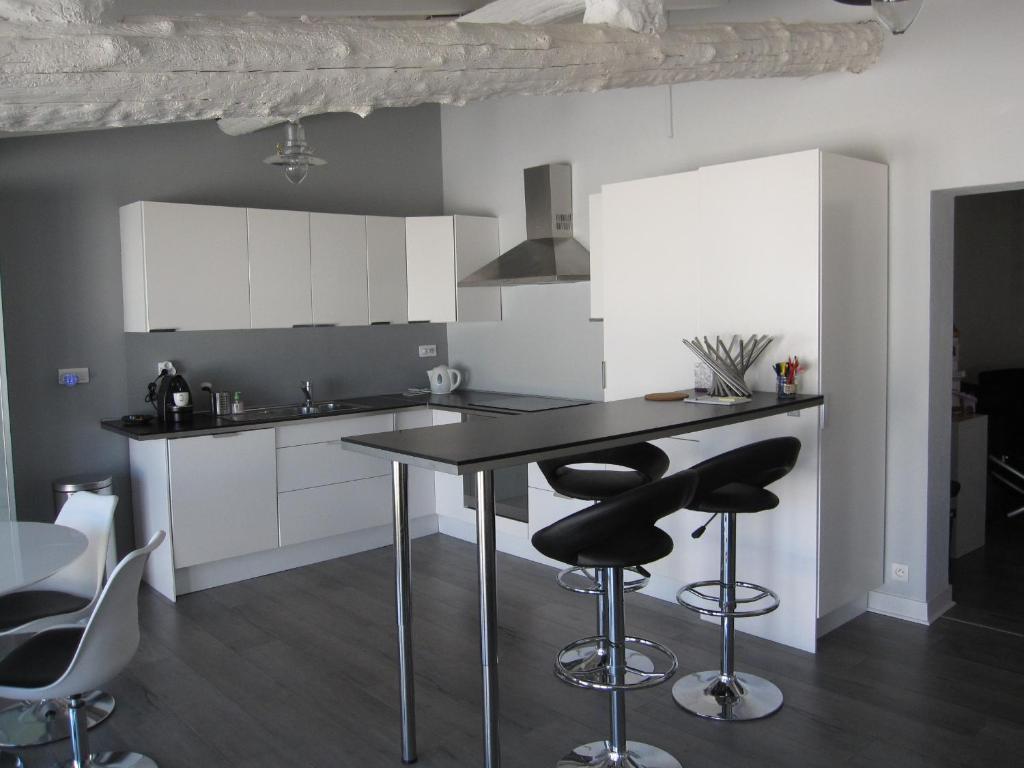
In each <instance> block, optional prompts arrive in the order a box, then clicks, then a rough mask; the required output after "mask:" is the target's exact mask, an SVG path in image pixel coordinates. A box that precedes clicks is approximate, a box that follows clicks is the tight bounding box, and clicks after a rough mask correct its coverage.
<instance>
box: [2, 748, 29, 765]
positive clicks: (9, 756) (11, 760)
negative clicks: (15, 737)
mask: <svg viewBox="0 0 1024 768" xmlns="http://www.w3.org/2000/svg"><path fill="white" fill-rule="evenodd" d="M0 768H25V764H24V763H23V762H21V758H20V757H18V756H17V755H16V754H14V753H13V752H4V751H2V750H0Z"/></svg>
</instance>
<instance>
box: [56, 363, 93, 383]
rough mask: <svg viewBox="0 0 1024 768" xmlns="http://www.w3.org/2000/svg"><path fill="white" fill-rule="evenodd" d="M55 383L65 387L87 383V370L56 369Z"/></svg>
mask: <svg viewBox="0 0 1024 768" xmlns="http://www.w3.org/2000/svg"><path fill="white" fill-rule="evenodd" d="M57 383H58V384H60V385H62V386H65V387H73V386H75V385H77V384H88V383H89V369H88V368H58V369H57Z"/></svg>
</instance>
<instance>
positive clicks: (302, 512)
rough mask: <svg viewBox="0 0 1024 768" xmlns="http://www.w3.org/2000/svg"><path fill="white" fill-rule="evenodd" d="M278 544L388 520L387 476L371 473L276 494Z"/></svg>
mask: <svg viewBox="0 0 1024 768" xmlns="http://www.w3.org/2000/svg"><path fill="white" fill-rule="evenodd" d="M277 498H278V501H277V511H278V521H279V524H280V535H281V546H282V547H284V546H287V545H289V544H299V543H301V542H304V541H313V540H314V539H323V538H326V537H328V536H336V535H338V534H341V533H350V532H352V531H361V530H364V529H366V528H375V527H377V526H380V525H390V524H391V480H390V478H388V477H374V478H369V479H367V480H353V481H352V482H350V483H338V484H336V485H324V486H321V487H319V488H307V489H305V490H301V491H291V492H289V493H281V494H279V495H278V497H277Z"/></svg>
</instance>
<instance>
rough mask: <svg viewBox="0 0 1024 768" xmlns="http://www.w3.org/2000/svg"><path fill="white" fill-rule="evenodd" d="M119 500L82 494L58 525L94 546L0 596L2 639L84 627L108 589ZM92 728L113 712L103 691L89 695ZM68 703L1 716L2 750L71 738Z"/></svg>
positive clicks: (25, 707) (36, 704) (46, 704)
mask: <svg viewBox="0 0 1024 768" xmlns="http://www.w3.org/2000/svg"><path fill="white" fill-rule="evenodd" d="M116 507H117V496H98V495H96V494H95V493H89V492H87V491H80V492H78V493H76V494H74V495H73V496H71V498H69V499H68V500H67V502H66V503H65V504H64V506H63V507H62V508H61V511H60V514H59V515H58V516H57V524H58V525H65V526H67V527H69V528H74V529H75V530H77V531H80V532H82V533H84V534H85V536H86V538H87V539H88V541H89V543H88V546H87V547H86V550H85V552H83V553H82V554H81V555H80V556H79V557H78V558H77V559H76V560H75V561H74V562H73V563H71V564H70V565H68V566H66V567H64V568H62V569H61V570H60V571H58V572H57V573H55V574H54V575H53V576H50V577H49V578H47V579H44V580H43V581H41V582H38V583H36V584H33V585H31V586H30V587H29V588H26V589H23V590H19V591H17V592H10V593H8V594H5V595H0V637H2V636H4V635H21V634H29V633H36V632H41V631H42V630H45V629H47V628H49V627H54V626H64V625H68V624H75V623H84V622H85V621H86V620H88V618H89V617H90V616H91V615H92V612H93V609H94V608H95V607H96V601H97V600H98V599H99V596H100V590H101V589H102V587H103V572H104V570H105V567H106V557H107V548H108V547H109V544H110V539H111V532H112V531H113V526H114V510H115V509H116ZM83 698H84V701H85V703H86V712H87V716H86V717H87V721H88V727H90V728H92V727H93V726H95V725H98V724H99V723H102V722H103V721H104V720H105V719H106V718H107V717H108V716H109V715H110V713H111V712H113V711H114V699H113V697H112V696H111V695H110V694H108V693H105V692H103V691H89V692H87V693H85V695H84V697H83ZM64 715H65V712H64V703H63V702H61V701H43V702H33V703H29V704H16V705H14V706H11V707H7V708H6V709H3V710H0V747H31V746H36V745H38V744H49V743H51V742H54V741H60V740H61V739H66V738H67V737H68V728H67V722H68V721H67V718H66V717H65V716H64Z"/></svg>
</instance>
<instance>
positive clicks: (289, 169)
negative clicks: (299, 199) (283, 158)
mask: <svg viewBox="0 0 1024 768" xmlns="http://www.w3.org/2000/svg"><path fill="white" fill-rule="evenodd" d="M308 172H309V166H308V165H306V164H305V163H291V164H289V165H286V166H285V167H284V175H285V177H286V178H287V179H288V181H290V182H291V183H292V184H301V183H302V181H303V179H305V178H306V174H307V173H308Z"/></svg>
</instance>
